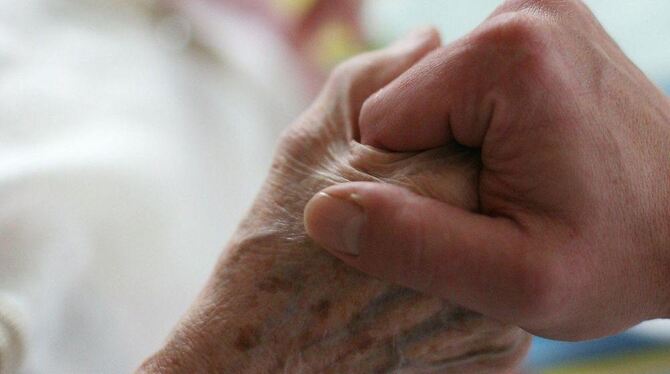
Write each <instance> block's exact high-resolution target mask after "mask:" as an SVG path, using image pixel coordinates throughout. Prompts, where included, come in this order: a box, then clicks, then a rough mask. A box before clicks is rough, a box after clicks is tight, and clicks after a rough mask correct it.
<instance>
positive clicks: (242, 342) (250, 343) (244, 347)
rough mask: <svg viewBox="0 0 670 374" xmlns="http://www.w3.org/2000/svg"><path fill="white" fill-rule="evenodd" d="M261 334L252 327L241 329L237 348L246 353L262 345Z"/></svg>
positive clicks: (236, 342) (247, 326) (236, 344)
mask: <svg viewBox="0 0 670 374" xmlns="http://www.w3.org/2000/svg"><path fill="white" fill-rule="evenodd" d="M260 340H261V338H260V334H259V333H258V330H256V328H255V327H253V326H252V325H246V326H243V327H242V328H240V330H239V332H238V333H237V339H236V340H235V348H237V350H239V351H241V352H246V351H248V350H250V349H252V348H254V347H255V346H257V345H258V344H259V343H260Z"/></svg>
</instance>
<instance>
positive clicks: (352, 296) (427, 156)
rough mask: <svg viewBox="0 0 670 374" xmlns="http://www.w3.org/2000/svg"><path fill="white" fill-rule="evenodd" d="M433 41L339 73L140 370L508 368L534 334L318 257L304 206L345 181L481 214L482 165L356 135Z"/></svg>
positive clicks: (367, 58) (445, 152)
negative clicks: (364, 110) (391, 149)
mask: <svg viewBox="0 0 670 374" xmlns="http://www.w3.org/2000/svg"><path fill="white" fill-rule="evenodd" d="M439 44H440V43H439V37H438V36H437V34H436V33H435V32H434V31H430V30H428V31H424V32H419V33H416V34H413V35H411V36H409V37H408V38H406V39H404V40H402V41H400V42H398V43H396V44H395V45H393V46H391V47H389V48H387V49H385V50H382V51H379V52H373V53H370V54H366V55H362V56H359V57H356V58H354V59H353V60H351V61H349V62H347V63H345V64H344V65H343V66H341V67H340V68H338V69H337V70H336V72H335V73H334V75H333V76H332V77H331V79H330V80H329V82H328V83H327V85H326V88H325V89H324V91H323V92H322V94H321V95H320V97H319V98H318V99H317V100H316V102H315V103H314V105H313V106H312V107H311V108H310V109H309V110H308V111H307V112H306V113H305V114H304V115H303V116H302V118H300V119H299V120H298V121H297V123H295V124H294V125H293V126H291V127H290V128H289V129H288V130H287V131H286V132H285V134H284V135H283V137H282V139H281V141H280V145H279V149H278V150H277V153H276V155H275V160H274V164H273V167H272V170H271V172H270V176H269V178H268V180H267V182H266V184H265V186H264V188H263V190H262V191H261V193H260V195H259V196H258V199H257V201H256V203H255V204H254V206H253V208H252V210H251V212H250V213H249V215H248V217H247V219H246V220H245V221H244V222H243V223H242V224H241V226H240V228H239V229H238V231H237V233H236V235H235V237H234V238H233V240H232V242H231V243H230V246H229V250H228V251H227V252H226V253H225V254H224V255H223V256H222V258H221V261H220V262H219V264H218V265H217V266H216V269H215V271H214V273H213V275H212V277H211V279H210V281H209V282H208V284H207V285H206V287H205V289H204V290H203V292H202V293H201V295H200V297H199V298H198V300H197V301H196V302H195V304H194V305H193V307H192V308H191V310H190V311H189V313H188V314H187V316H186V317H185V318H184V319H183V321H182V322H181V324H180V325H179V326H178V327H177V329H176V330H175V332H174V333H173V335H172V336H171V337H170V339H169V340H168V341H167V343H166V344H165V346H164V347H163V348H162V349H161V350H160V351H159V352H158V353H157V354H156V355H154V356H153V357H152V358H150V359H149V360H147V362H146V363H145V364H144V365H143V367H142V368H141V371H142V372H160V373H173V372H188V373H200V372H202V373H213V372H217V373H243V372H249V373H277V372H287V373H298V372H300V373H328V372H332V373H371V372H387V371H394V372H401V373H403V372H407V373H431V372H444V371H445V370H446V369H447V368H450V369H452V370H453V371H454V372H458V373H468V372H476V373H483V372H490V371H493V372H496V373H500V372H505V371H506V370H508V369H512V368H514V367H516V366H517V365H518V363H519V361H520V360H521V359H522V358H523V356H524V355H525V353H526V350H527V348H528V343H529V336H528V335H527V334H526V333H524V332H523V331H522V330H520V329H518V328H516V327H512V326H509V325H503V324H500V323H498V322H495V321H493V320H490V319H487V318H484V317H482V316H481V315H479V314H476V313H472V312H469V311H467V310H464V309H462V308H460V307H457V306H455V305H454V304H452V303H450V302H447V301H444V300H442V299H439V298H435V297H427V296H422V295H421V294H419V293H417V292H416V291H412V290H409V289H406V288H403V287H400V286H396V285H392V284H390V283H387V282H383V281H379V280H376V279H374V278H371V277H369V276H367V275H365V274H362V273H360V272H358V271H356V270H354V269H351V268H350V267H347V266H346V265H344V264H342V263H341V262H340V261H339V260H338V259H337V258H335V257H333V256H331V255H329V254H328V253H327V252H325V251H323V250H322V249H320V248H319V247H317V246H316V245H315V244H314V243H313V242H312V241H311V239H309V238H308V237H307V235H306V233H305V230H304V226H303V208H304V207H305V204H306V203H307V201H308V200H309V199H310V198H311V196H312V195H313V194H315V193H316V192H318V191H319V190H321V189H323V188H325V187H327V186H330V185H334V184H338V183H342V182H347V181H369V182H376V183H378V184H381V183H385V184H389V185H390V184H393V185H398V186H403V187H404V188H406V189H408V190H411V191H414V193H417V194H421V195H424V196H427V197H430V198H433V199H437V200H440V201H444V202H446V203H448V204H452V205H454V206H458V207H461V208H462V209H474V208H475V207H476V206H477V198H476V191H475V189H474V187H475V178H476V170H477V160H476V157H474V156H475V155H474V154H473V153H472V152H470V151H468V150H465V149H464V148H463V147H458V146H456V145H453V144H450V145H445V146H444V147H441V148H437V149H434V150H431V151H427V152H421V153H416V152H411V153H388V152H383V151H380V150H377V149H374V148H372V147H368V146H364V145H361V144H359V143H357V142H356V141H354V138H355V137H356V136H357V133H358V124H357V119H358V115H359V112H360V109H361V106H362V103H363V102H364V100H365V99H367V98H368V97H369V95H370V94H372V93H374V92H375V91H377V90H378V89H380V88H381V87H383V86H385V85H386V84H388V83H389V82H391V81H392V80H394V79H395V78H396V77H398V76H399V75H400V74H402V73H403V72H405V71H406V70H407V69H408V68H410V67H411V66H412V65H413V64H414V63H415V62H417V61H418V60H420V59H421V58H422V57H423V56H425V55H426V54H427V53H429V52H430V51H431V50H434V49H435V48H437V47H438V46H439Z"/></svg>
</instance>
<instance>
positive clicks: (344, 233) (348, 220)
mask: <svg viewBox="0 0 670 374" xmlns="http://www.w3.org/2000/svg"><path fill="white" fill-rule="evenodd" d="M357 198H358V197H357V196H356V195H355V194H350V195H348V196H345V197H335V196H332V195H329V194H327V193H324V192H319V193H318V194H316V195H315V196H314V197H313V198H312V199H311V200H310V201H309V202H308V203H307V206H306V207H305V229H306V230H307V233H308V234H309V236H311V237H312V239H314V240H315V241H316V242H317V243H318V244H320V245H322V246H323V247H325V248H326V249H328V250H331V251H337V252H342V253H346V254H349V255H358V254H359V239H360V236H361V230H362V228H363V224H364V223H365V212H364V211H363V208H361V206H360V205H358V204H356V202H355V201H356V199H357Z"/></svg>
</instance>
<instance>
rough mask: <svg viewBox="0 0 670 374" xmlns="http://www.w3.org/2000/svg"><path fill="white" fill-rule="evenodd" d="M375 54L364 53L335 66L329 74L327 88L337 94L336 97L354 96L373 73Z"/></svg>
mask: <svg viewBox="0 0 670 374" xmlns="http://www.w3.org/2000/svg"><path fill="white" fill-rule="evenodd" d="M375 53H376V52H369V53H364V54H361V55H358V56H355V57H352V58H350V59H349V60H346V61H344V62H342V63H341V64H339V65H338V66H336V67H335V68H334V69H333V71H332V72H331V74H330V77H329V79H328V84H327V86H328V87H329V88H330V89H331V90H334V91H335V92H337V94H338V96H344V97H350V96H353V95H355V94H356V93H357V92H358V91H360V88H361V86H362V85H363V84H364V83H365V82H367V79H368V77H369V76H371V75H372V74H373V73H374V71H375V68H376V65H377V64H376V63H375V61H376V60H377V58H376V55H375Z"/></svg>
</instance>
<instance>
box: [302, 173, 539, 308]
mask: <svg viewBox="0 0 670 374" xmlns="http://www.w3.org/2000/svg"><path fill="white" fill-rule="evenodd" d="M305 227H306V230H307V232H308V234H309V235H310V236H311V237H312V238H313V239H314V240H315V241H316V242H317V243H318V244H320V245H321V246H323V247H324V248H325V249H327V250H328V251H330V252H332V253H333V254H334V255H335V256H337V257H339V258H340V259H341V260H343V261H344V262H345V263H347V264H349V265H351V266H353V267H356V268H358V269H360V270H361V271H363V272H365V273H368V274H370V275H372V276H375V277H379V278H381V279H384V280H387V281H390V282H394V283H398V284H401V285H404V286H406V287H410V288H413V289H416V290H419V291H422V292H425V293H428V294H431V295H434V296H438V297H441V298H445V299H449V300H451V301H453V302H456V303H458V304H460V305H462V306H465V307H468V308H470V309H472V310H475V311H478V312H480V313H483V314H486V315H489V316H493V317H497V318H499V319H502V320H507V321H512V320H516V319H517V318H519V311H520V307H521V308H522V307H523V305H533V303H534V299H535V292H534V289H535V287H537V286H538V284H537V283H536V282H535V278H537V277H535V275H536V273H537V272H536V271H535V270H534V269H535V268H536V267H535V266H534V265H532V264H535V263H536V262H535V261H533V259H532V257H533V256H532V255H533V252H529V251H526V250H524V247H525V246H524V245H522V243H523V242H524V237H523V232H522V231H521V230H520V229H519V227H518V226H517V224H516V223H514V222H513V221H511V220H509V219H506V218H494V217H488V216H484V215H480V214H475V213H471V212H468V211H466V210H463V209H460V208H457V207H454V206H451V205H448V204H444V203H441V202H439V201H436V200H433V199H430V198H426V197H423V196H420V195H417V194H415V193H412V192H410V191H408V190H406V189H403V188H401V187H396V186H391V185H387V184H379V183H370V182H354V183H347V184H342V185H338V186H333V187H329V188H327V189H325V190H324V191H322V192H320V193H319V194H317V195H316V196H314V197H313V198H312V199H311V200H310V202H309V203H308V204H307V206H306V208H305Z"/></svg>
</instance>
